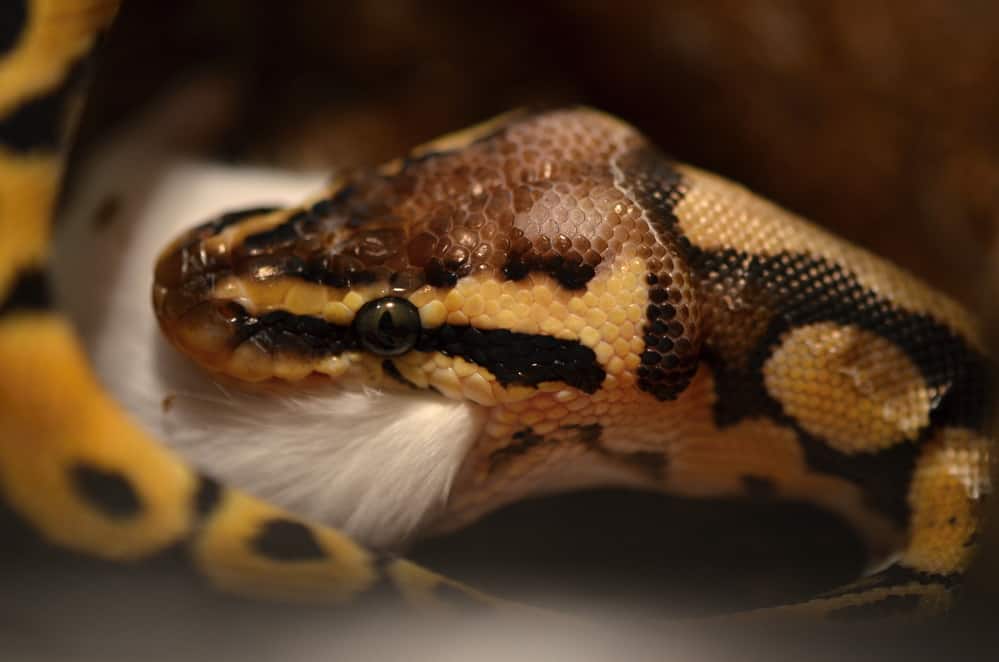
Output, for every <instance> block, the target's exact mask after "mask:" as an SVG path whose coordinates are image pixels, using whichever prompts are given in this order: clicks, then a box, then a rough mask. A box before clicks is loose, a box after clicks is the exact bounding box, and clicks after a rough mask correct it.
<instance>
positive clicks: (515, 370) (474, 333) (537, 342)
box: [414, 324, 606, 393]
mask: <svg viewBox="0 0 999 662" xmlns="http://www.w3.org/2000/svg"><path fill="white" fill-rule="evenodd" d="M414 349H416V350H419V351H424V352H441V353H442V354H445V355H447V356H460V357H461V358H463V359H465V360H467V361H470V362H472V363H475V364H476V365H480V366H482V367H484V368H486V369H488V370H489V372H491V373H493V374H494V375H495V376H496V379H497V380H498V381H499V383H500V384H502V385H504V386H506V385H508V384H523V385H527V386H536V385H538V384H540V383H542V382H564V383H566V384H568V385H570V386H574V387H576V388H578V389H579V390H581V391H584V392H586V393H594V392H595V391H596V390H597V389H598V388H600V385H601V384H602V383H603V381H604V377H606V373H605V372H604V369H603V368H602V367H601V366H600V364H599V363H598V362H597V357H596V354H594V353H593V350H592V349H590V348H589V347H586V346H585V345H582V344H580V343H578V342H576V341H573V340H560V339H558V338H553V337H551V336H542V335H532V334H528V333H515V332H513V331H508V330H506V329H476V328H475V327H471V326H451V325H447V324H446V325H444V326H441V327H438V328H436V329H430V330H425V331H424V334H423V337H421V338H420V341H419V342H418V343H417V344H416V347H415V348H414Z"/></svg>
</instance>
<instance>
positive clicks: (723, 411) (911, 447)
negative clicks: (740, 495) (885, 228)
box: [690, 248, 990, 526]
mask: <svg viewBox="0 0 999 662" xmlns="http://www.w3.org/2000/svg"><path fill="white" fill-rule="evenodd" d="M690 264H691V266H692V268H693V269H694V270H695V272H696V273H697V274H698V275H699V277H700V278H701V279H702V280H703V281H704V285H703V286H704V287H712V286H713V284H714V283H715V282H723V281H724V280H725V279H729V278H730V279H731V280H732V281H737V282H744V283H745V284H746V285H745V288H744V289H745V291H749V292H755V293H756V295H755V296H756V299H754V301H752V302H751V303H752V305H762V306H767V307H768V308H769V309H770V310H772V311H773V315H772V318H771V321H770V325H769V327H768V328H767V329H766V331H765V332H764V333H763V335H762V337H761V339H760V341H759V343H758V344H757V345H756V348H755V349H754V350H753V351H752V352H751V354H750V356H749V357H748V361H747V367H746V368H745V369H740V368H736V367H733V366H730V365H728V364H726V363H725V362H724V361H723V360H721V358H720V357H718V356H716V355H715V354H713V353H712V352H711V350H710V342H709V345H708V347H706V348H705V350H704V351H703V352H702V356H703V358H704V359H705V360H706V362H707V363H708V364H709V365H710V366H711V367H712V369H713V371H714V377H715V388H716V391H717V393H718V399H717V401H716V402H715V408H714V416H715V422H716V423H717V424H718V425H719V426H720V427H722V426H728V425H732V424H735V423H737V422H739V421H741V420H743V419H746V418H750V417H755V416H759V415H760V414H766V415H768V416H770V417H771V418H773V419H774V420H776V421H778V422H781V423H783V424H787V425H790V426H792V427H794V429H795V430H796V431H797V433H798V436H799V439H800V441H801V444H802V447H803V448H804V451H805V456H806V461H807V462H808V465H809V467H810V468H811V469H813V470H815V471H818V472H820V473H825V474H831V475H835V476H839V477H842V478H845V479H846V480H848V481H851V482H853V483H855V484H858V485H859V486H860V487H861V488H862V489H863V490H864V492H865V495H866V497H867V502H868V504H869V505H871V506H872V507H874V508H875V509H876V510H878V511H879V512H882V513H884V514H886V515H888V516H889V517H891V518H892V519H893V520H894V521H895V522H897V523H898V524H900V525H902V526H904V525H906V524H907V522H908V517H909V512H910V508H909V504H908V490H909V482H910V480H911V478H912V470H913V468H914V466H915V462H916V458H917V456H918V453H919V445H920V443H921V442H922V441H923V440H924V439H925V438H926V436H927V434H928V433H929V431H930V430H931V429H935V428H937V427H942V426H956V427H967V428H972V429H980V427H981V426H982V425H983V423H984V420H985V415H986V406H987V403H988V397H987V395H988V391H989V387H990V385H989V379H988V365H987V361H986V359H985V357H983V356H981V355H980V354H978V353H977V352H975V351H974V350H972V349H971V348H969V347H968V346H967V344H966V343H965V342H964V341H963V340H962V339H961V338H959V337H957V336H955V335H954V333H953V332H951V330H950V329H948V328H947V327H946V326H944V325H943V324H941V323H940V322H938V321H936V320H935V319H933V318H931V317H930V316H928V315H925V314H916V313H911V312H908V311H905V310H901V309H899V308H898V307H896V306H894V305H892V304H891V302H889V301H887V300H885V299H882V298H880V297H878V296H877V295H876V294H875V293H873V292H870V291H868V290H866V289H864V288H863V287H862V286H861V285H860V284H859V283H858V281H857V279H856V277H855V276H854V275H853V274H851V273H850V272H848V271H846V270H845V269H843V268H842V267H840V266H839V265H835V264H831V263H829V262H827V261H825V260H823V259H818V258H815V257H812V256H809V255H800V254H790V253H781V254H778V255H775V256H772V257H760V256H750V255H747V254H746V253H742V252H737V251H734V250H724V251H704V250H700V249H696V248H695V249H693V250H692V252H691V256H690ZM819 322H832V323H835V324H839V325H846V326H855V327H858V328H860V329H863V330H865V331H869V332H871V333H875V334H877V335H878V336H881V337H883V338H885V339H887V340H889V341H890V342H892V343H893V344H894V345H895V346H897V347H899V348H901V349H902V351H904V352H905V354H906V356H908V357H909V359H910V360H911V361H912V362H913V363H914V365H916V367H917V368H918V370H919V371H920V374H921V375H922V376H923V379H924V380H925V381H926V383H927V384H928V385H929V386H931V387H940V388H941V389H945V390H946V393H945V395H944V396H943V398H942V399H941V400H940V401H939V402H936V403H933V405H934V406H933V409H932V411H931V413H930V426H929V427H928V428H926V429H925V430H923V432H922V434H921V436H920V437H919V438H918V439H917V440H916V441H915V442H901V443H898V444H896V445H894V446H892V447H891V448H887V449H885V450H882V451H879V452H875V453H856V454H852V455H851V454H846V453H843V452H840V451H838V450H836V449H834V448H832V447H830V446H829V445H828V444H826V443H824V442H823V441H822V440H821V439H818V438H817V437H815V436H814V435H811V434H809V433H808V432H807V431H805V430H803V429H802V428H801V426H800V425H799V424H798V423H797V421H795V420H793V419H791V418H790V417H789V416H787V415H785V414H784V412H783V409H782V407H781V405H780V403H779V402H777V401H776V400H774V399H773V398H772V397H771V396H770V394H769V393H768V392H767V390H766V387H765V385H764V382H763V366H764V364H765V363H766V361H767V360H768V359H769V358H770V356H771V355H772V353H773V351H774V349H775V348H777V347H778V346H779V345H780V339H781V336H782V335H783V334H784V333H786V332H788V331H790V330H792V329H795V328H800V327H803V326H806V325H810V324H816V323H819ZM709 331H710V330H709Z"/></svg>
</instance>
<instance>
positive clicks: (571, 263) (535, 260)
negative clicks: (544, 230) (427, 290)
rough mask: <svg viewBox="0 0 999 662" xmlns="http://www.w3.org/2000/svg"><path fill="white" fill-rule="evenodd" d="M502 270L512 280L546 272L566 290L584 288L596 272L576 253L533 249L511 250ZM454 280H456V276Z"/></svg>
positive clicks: (592, 266)
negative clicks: (568, 253) (539, 252)
mask: <svg viewBox="0 0 999 662" xmlns="http://www.w3.org/2000/svg"><path fill="white" fill-rule="evenodd" d="M576 258H578V259H576ZM502 271H503V275H504V276H505V277H506V278H507V279H508V280H513V281H517V280H523V279H524V278H527V276H528V274H530V273H534V272H537V273H543V274H548V275H549V276H551V277H552V278H554V279H555V280H556V281H558V284H559V285H561V286H562V287H564V288H565V289H567V290H581V289H583V288H585V287H586V284H587V283H589V282H590V281H591V280H592V279H593V277H594V276H595V275H596V273H597V272H596V269H595V268H594V265H591V264H585V263H584V262H583V260H582V258H581V257H579V256H578V254H576V255H574V256H572V257H566V256H563V255H559V254H557V253H553V254H547V255H538V254H537V253H535V252H534V251H526V252H511V253H510V254H509V256H508V257H507V260H506V263H505V264H504V265H503V268H502ZM456 276H457V274H456ZM454 280H455V281H457V277H455V279H454ZM431 284H432V283H431ZM452 284H453V283H452Z"/></svg>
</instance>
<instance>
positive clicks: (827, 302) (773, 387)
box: [154, 109, 991, 609]
mask: <svg viewBox="0 0 999 662" xmlns="http://www.w3.org/2000/svg"><path fill="white" fill-rule="evenodd" d="M390 299H391V300H395V301H398V300H400V299H401V300H404V301H407V302H409V304H410V305H409V306H408V308H409V309H410V310H411V311H413V313H412V315H411V320H410V322H411V326H412V328H409V329H407V330H406V333H408V334H409V336H410V337H409V339H408V340H407V341H406V342H405V343H404V345H405V346H404V347H403V348H402V349H401V350H399V351H397V350H396V348H395V347H394V346H393V347H390V348H389V350H388V351H379V349H378V348H374V349H372V348H371V347H368V346H366V345H365V343H364V341H363V335H364V328H365V326H364V324H365V321H364V318H365V316H366V314H367V313H366V312H365V311H366V310H369V309H371V307H372V306H374V305H375V304H376V302H379V301H387V300H390ZM154 302H155V308H156V311H157V314H158V316H159V318H160V322H161V325H162V326H163V329H164V331H165V332H166V334H167V336H168V337H169V338H170V339H171V340H172V341H173V343H174V344H175V345H176V346H177V347H178V348H180V349H181V350H182V351H184V352H186V353H187V354H189V355H191V356H192V357H194V358H195V359H196V360H197V361H199V362H200V363H202V364H203V365H204V366H205V367H207V368H210V369H213V370H216V371H220V372H223V373H225V374H228V375H229V376H233V377H236V378H240V379H245V380H263V379H272V378H280V379H285V380H289V381H297V380H302V379H311V378H314V375H315V373H319V374H323V375H327V376H329V377H333V378H336V379H356V380H362V381H364V382H366V383H368V384H371V385H382V384H383V383H385V382H387V381H390V380H388V379H387V378H393V379H394V380H397V381H402V382H405V383H406V384H407V385H409V386H411V387H417V388H433V389H436V390H437V391H439V392H440V393H442V394H443V395H445V396H447V397H451V398H457V399H467V400H471V401H473V402H475V403H477V404H478V405H480V406H481V407H483V408H485V409H486V410H488V414H487V416H488V422H487V424H486V425H485V427H484V429H483V433H482V435H481V437H480V438H479V439H478V440H477V442H476V443H475V444H474V446H473V448H472V450H471V451H470V453H469V455H468V457H467V458H466V460H465V462H464V466H463V467H462V470H461V472H460V474H459V476H458V479H457V481H456V484H455V486H454V488H453V491H452V493H451V497H450V500H449V506H448V509H447V512H446V513H444V514H443V515H442V517H441V518H440V519H439V521H438V522H437V523H436V528H438V529H449V528H454V527H458V526H461V525H463V524H466V523H468V522H470V521H472V520H474V519H476V518H477V517H479V516H481V515H482V514H484V513H485V512H487V511H489V510H492V509H494V508H496V507H498V506H500V505H503V504H504V503H508V502H510V501H513V500H516V499H519V498H521V497H524V496H527V495H531V494H536V493H540V492H549V491H552V490H558V489H569V488H572V487H580V486H592V485H604V484H615V485H628V486H633V487H640V488H644V489H651V490H661V491H664V492H669V493H673V494H682V495H688V496H700V497H719V496H726V497H733V496H736V497H737V496H742V495H748V494H749V493H750V492H755V493H759V491H761V490H765V491H766V493H767V494H768V495H770V496H771V497H776V498H787V499H796V500H807V501H811V502H813V503H816V504H818V505H820V506H823V507H825V508H828V509H830V510H833V511H835V512H837V513H839V514H840V515H842V516H844V517H845V518H847V519H848V520H849V521H850V522H851V523H853V524H854V526H855V527H856V528H857V529H858V531H859V532H860V533H861V534H862V535H863V537H864V538H865V540H866V541H867V542H868V544H869V546H870V548H871V552H872V562H875V563H883V562H884V561H885V560H886V559H890V558H897V559H898V561H897V563H896V564H895V565H894V566H892V567H891V568H890V569H889V570H887V571H884V572H882V573H881V574H880V576H879V577H878V578H877V579H876V581H875V584H874V585H875V586H876V587H877V588H878V589H879V590H888V588H890V589H891V590H892V591H896V590H899V589H900V586H903V587H907V589H909V590H913V591H916V590H917V589H918V592H921V593H924V594H925V595H927V596H930V597H929V598H928V599H930V600H936V599H939V598H940V597H941V596H940V594H939V593H938V592H936V590H935V589H937V588H939V587H941V586H943V585H945V584H948V583H951V582H953V581H956V575H957V574H958V573H960V571H961V570H962V569H963V568H964V567H965V566H966V564H967V562H968V559H969V557H970V554H971V551H972V548H973V542H974V538H975V535H976V532H977V530H978V528H979V519H980V511H981V506H982V499H983V496H984V495H985V494H986V493H987V492H988V491H989V471H988V462H989V449H990V446H991V442H990V440H989V438H987V437H986V436H985V434H984V432H983V425H984V419H985V404H986V381H987V379H986V372H987V366H986V359H985V357H984V355H983V350H982V343H981V339H980V337H979V333H978V331H977V329H976V326H975V323H974V321H973V320H972V319H971V318H970V317H969V315H968V314H967V313H966V312H965V311H964V310H962V309H961V308H960V307H959V306H958V305H957V304H955V303H954V302H953V301H951V300H949V299H948V298H946V297H944V296H943V295H940V294H938V293H936V292H935V291H933V290H932V289H931V288H929V287H928V286H926V285H924V284H923V283H921V282H919V281H918V280H916V279H915V278H913V277H912V276H910V275H909V274H906V273H905V272H903V271H901V270H899V269H897V268H896V267H894V266H892V265H891V264H889V263H887V262H885V261H883V260H880V259H878V258H876V257H875V256H873V255H871V254H869V253H867V252H865V251H863V250H861V249H859V248H856V247H853V246H850V245H849V244H847V243H845V242H843V241H841V240H839V239H837V238H835V237H833V236H831V235H829V234H828V233H825V232H823V231H821V230H819V229H817V228H815V227H814V226H812V225H810V224H809V223H807V222H805V221H803V220H802V219H799V218H797V217H794V216H793V215H791V214H788V213H787V212H785V211H783V210H781V209H779V208H777V207H776V206H774V205H771V204H769V203H767V202H766V201H764V200H761V199H759V198H757V197H756V196H753V195H752V194H751V193H749V192H747V191H745V190H744V189H742V188H740V187H738V186H736V185H734V184H731V183H729V182H726V181H724V180H722V179H720V178H718V177H715V176H713V175H709V174H707V173H703V172H700V171H698V170H696V169H694V168H690V167H688V166H683V165H680V164H676V163H673V162H671V161H669V160H668V159H666V158H665V157H663V156H662V155H661V154H659V153H658V152H657V151H656V150H655V148H654V147H653V146H651V145H649V144H648V143H647V142H646V141H645V139H644V138H643V137H642V136H641V135H640V134H639V133H638V132H636V131H635V130H634V129H632V128H631V127H629V126H628V125H626V124H624V123H622V122H620V121H618V120H616V119H614V118H611V117H609V116H606V115H603V114H601V113H598V112H595V111H592V110H587V109H572V110H564V111H556V112H549V113H544V114H540V115H533V116H527V115H513V116H505V117H501V118H498V119H497V120H494V121H492V122H489V123H486V124H484V125H482V126H480V127H476V128H474V129H470V130H468V131H465V132H462V133H461V134H456V135H455V136H450V137H448V138H445V139H443V140H441V141H438V142H436V143H432V144H430V145H427V146H424V147H421V148H419V149H418V150H416V152H414V154H413V155H411V156H410V157H409V158H407V159H404V160H401V161H397V162H394V163H391V164H389V165H387V166H385V167H383V168H381V169H380V170H378V171H375V172H366V173H361V174H358V175H355V176H353V177H351V178H350V179H348V180H346V181H342V182H338V183H337V184H336V185H334V186H333V187H332V189H331V190H329V191H328V192H327V193H326V194H325V195H324V196H323V197H322V198H320V199H316V200H311V201H309V202H307V203H306V204H304V205H302V206H297V207H294V208H292V209H284V210H264V211H261V210H249V211H247V212H245V213H242V214H241V213H238V212H237V213H230V214H229V215H228V216H226V217H223V218H222V219H219V220H216V221H213V222H209V223H206V224H203V225H201V226H199V227H198V228H195V229H194V230H192V231H190V232H188V233H187V234H185V235H184V236H183V237H181V238H179V239H178V240H176V241H175V242H174V243H173V244H172V245H171V246H170V247H168V248H167V249H166V251H165V252H164V254H163V256H162V257H161V259H160V261H159V264H158V265H157V267H156V282H155V284H154ZM386 319H387V318H386ZM867 595H868V596H870V595H872V593H871V592H870V590H868V592H867ZM892 595H895V594H894V593H893V594H892ZM854 597H855V595H854V594H853V593H851V592H847V593H846V594H845V597H844V596H840V597H839V598H838V600H839V601H840V602H842V601H844V600H846V601H849V600H850V599H853V598H854ZM883 598H884V595H881V597H880V598H878V600H877V601H880V600H882V599H883ZM916 602H917V601H916V599H914V600H912V601H910V602H907V603H905V607H904V608H910V607H915V606H916ZM893 604H896V603H893ZM899 604H900V603H899ZM839 608H843V609H847V608H851V609H852V607H850V606H849V604H847V605H841V607H839Z"/></svg>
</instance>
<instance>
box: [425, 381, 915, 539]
mask: <svg viewBox="0 0 999 662" xmlns="http://www.w3.org/2000/svg"><path fill="white" fill-rule="evenodd" d="M635 381H636V377H635V374H634V372H633V371H623V372H621V373H619V374H615V375H612V376H611V375H609V376H608V382H609V383H608V384H607V385H605V388H603V389H601V390H600V391H598V392H597V393H595V394H593V395H587V394H585V393H580V392H579V391H576V390H574V389H559V388H557V387H556V386H555V385H552V387H551V388H547V389H542V392H541V393H537V394H536V395H534V396H533V397H530V398H525V399H523V400H519V401H517V402H510V403H508V404H506V405H505V406H503V407H497V408H495V409H493V410H492V412H491V415H490V422H489V423H488V424H487V426H486V430H485V435H484V437H483V438H482V439H481V440H480V441H479V442H478V443H477V444H476V446H475V447H474V448H473V449H472V453H471V454H470V456H469V457H468V459H467V460H466V462H465V465H464V467H463V469H462V472H461V474H460V475H459V477H458V479H457V480H456V484H455V486H454V488H453V491H452V495H451V498H450V504H449V509H448V512H447V513H446V514H445V515H444V517H443V519H442V520H441V522H439V524H438V527H439V528H440V529H441V530H452V529H455V528H459V527H460V526H462V525H464V524H467V523H469V522H471V521H474V520H475V519H478V518H479V517H481V516H482V515H483V514H485V513H487V512H489V511H491V510H494V509H495V508H497V507H500V506H502V505H503V504H506V503H510V502H512V501H515V500H517V499H520V498H523V497H525V496H529V495H532V494H536V493H538V492H547V491H550V490H555V489H572V488H578V487H582V486H592V485H612V486H628V487H634V488H640V489H653V490H659V491H664V492H668V493H671V494H677V495H683V496H690V497H707V498H716V497H720V496H729V497H738V496H742V495H743V494H744V493H745V483H744V478H745V477H746V476H751V477H754V478H764V479H767V480H769V481H771V482H772V483H773V485H774V488H775V492H774V497H775V498H784V499H804V500H808V501H811V502H812V503H816V504H818V505H820V506H822V507H825V508H828V509H829V510H831V511H832V512H835V513H838V514H840V515H841V516H843V517H844V518H845V519H846V520H847V521H849V522H851V524H853V525H854V526H855V527H856V529H857V530H858V532H860V534H861V535H862V536H863V537H864V539H865V540H866V542H867V543H868V545H869V547H870V549H871V551H872V554H873V555H874V557H877V558H883V557H885V556H887V555H888V554H890V553H891V552H893V551H895V550H897V549H898V548H899V547H900V546H901V545H902V544H903V542H904V538H905V532H904V531H902V530H900V529H899V528H898V527H897V526H896V525H894V524H892V523H891V522H890V521H888V520H887V519H886V518H885V517H884V516H882V515H879V514H878V513H875V512H873V511H871V510H870V509H868V508H866V507H865V505H864V494H863V493H862V492H861V491H860V490H859V489H858V488H857V487H856V486H855V485H853V484H852V483H849V482H848V481H846V480H844V479H841V478H838V477H833V476H825V475H820V474H817V473H814V472H812V471H810V470H809V469H808V467H807V464H806V462H805V458H804V454H803V452H802V449H801V447H800V445H799V444H798V441H797V436H796V434H795V432H794V430H793V429H791V428H789V427H784V426H781V425H778V424H777V423H775V422H773V421H770V420H768V419H763V418H760V419H753V420H747V421H744V422H742V423H739V424H737V425H734V426H730V427H726V428H721V429H719V428H718V426H717V425H716V423H715V421H714V418H713V415H712V413H711V412H712V407H713V405H714V403H715V401H716V398H717V395H716V391H715V387H714V380H713V378H712V376H711V372H710V371H709V370H707V369H706V368H705V367H703V366H702V368H701V369H700V370H699V371H698V373H697V375H696V376H695V378H694V380H693V381H692V382H691V384H690V386H689V387H688V388H687V389H686V390H685V391H684V392H683V393H682V394H681V395H680V397H679V398H678V399H677V400H675V401H672V402H668V403H661V402H657V401H655V400H653V399H651V398H650V396H649V395H648V394H646V393H644V392H642V391H639V390H637V389H636V388H635V387H634V385H635ZM595 424H599V425H600V426H602V429H603V432H602V435H601V438H600V439H599V442H598V443H597V444H596V445H595V446H594V445H592V444H586V443H581V435H580V429H581V428H583V427H585V426H588V425H595ZM525 427H530V429H531V431H532V432H533V433H534V434H537V435H544V441H543V443H540V444H538V445H535V446H532V447H531V448H530V452H524V453H516V452H513V453H508V454H506V455H503V461H502V462H495V461H494V458H495V457H496V456H497V455H502V453H503V449H510V448H512V447H514V448H515V447H516V445H517V441H516V439H515V437H514V435H515V434H516V433H517V432H518V431H520V430H523V429H525ZM636 454H639V455H636ZM653 456H660V457H662V458H663V461H664V472H663V475H662V477H661V478H659V479H656V478H653V477H652V476H651V474H650V472H649V471H648V470H647V469H648V466H647V465H648V463H649V462H650V461H651V457H653ZM629 457H630V458H632V459H631V460H629Z"/></svg>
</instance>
